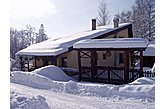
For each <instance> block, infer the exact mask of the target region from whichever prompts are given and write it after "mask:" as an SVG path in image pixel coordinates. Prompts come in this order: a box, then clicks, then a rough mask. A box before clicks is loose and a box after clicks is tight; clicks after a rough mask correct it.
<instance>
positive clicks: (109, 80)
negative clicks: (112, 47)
mask: <svg viewBox="0 0 164 109" xmlns="http://www.w3.org/2000/svg"><path fill="white" fill-rule="evenodd" d="M108 83H110V70H109V69H108Z"/></svg>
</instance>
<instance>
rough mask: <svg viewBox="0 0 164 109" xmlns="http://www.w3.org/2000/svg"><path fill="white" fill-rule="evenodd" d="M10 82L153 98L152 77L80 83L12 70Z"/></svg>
mask: <svg viewBox="0 0 164 109" xmlns="http://www.w3.org/2000/svg"><path fill="white" fill-rule="evenodd" d="M12 75H13V76H12V77H11V82H13V83H18V84H22V85H26V86H31V87H34V88H41V89H48V90H53V91H58V92H62V93H69V94H75V95H81V96H96V97H103V98H111V97H117V98H119V99H124V98H135V99H141V100H146V101H154V100H155V85H154V81H155V79H154V78H146V77H143V78H139V79H137V80H136V81H134V82H132V83H130V84H126V85H111V84H98V83H82V82H80V83H79V82H75V81H72V80H70V81H68V82H61V81H53V80H51V79H49V78H47V77H44V76H41V75H38V74H35V73H27V72H18V71H17V72H16V71H15V72H12Z"/></svg>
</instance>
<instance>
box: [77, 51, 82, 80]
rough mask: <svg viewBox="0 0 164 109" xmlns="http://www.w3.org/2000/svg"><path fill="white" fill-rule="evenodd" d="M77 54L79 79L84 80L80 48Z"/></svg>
mask: <svg viewBox="0 0 164 109" xmlns="http://www.w3.org/2000/svg"><path fill="white" fill-rule="evenodd" d="M77 54H78V68H79V80H78V81H81V80H82V72H81V55H80V50H77Z"/></svg>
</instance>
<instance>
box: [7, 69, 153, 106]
mask: <svg viewBox="0 0 164 109" xmlns="http://www.w3.org/2000/svg"><path fill="white" fill-rule="evenodd" d="M53 68H54V69H55V67H53V66H49V67H45V69H47V70H48V69H50V70H48V71H49V72H48V73H50V72H53V70H52V69H53ZM56 69H58V68H56ZM39 71H41V72H42V71H44V68H41V69H40V70H35V71H34V72H21V71H15V72H12V75H13V76H12V77H11V79H10V80H11V88H10V91H11V98H10V103H11V104H13V105H12V106H13V107H14V106H17V107H19V106H22V102H23V104H24V103H26V104H30V103H32V104H33V105H34V106H36V105H38V104H37V103H38V102H37V103H36V101H39V102H40V103H39V104H42V105H44V106H47V105H46V103H47V104H48V106H47V107H45V108H44V109H49V108H51V109H77V108H82V109H106V108H107V109H116V108H120V109H128V108H129V109H138V108H142V109H145V108H146V109H154V108H155V106H154V105H155V104H154V101H155V92H154V91H155V84H154V81H155V79H154V78H146V77H142V78H139V79H137V80H136V81H134V82H132V83H130V84H125V85H112V84H100V83H99V84H98V83H87V82H76V81H74V80H73V79H72V80H71V79H70V80H69V81H67V80H66V81H64V82H62V81H57V80H54V78H53V80H52V79H51V78H49V77H48V76H47V75H49V74H47V75H45V76H46V77H45V76H43V75H39ZM59 71H60V70H59ZM40 74H42V73H40ZM43 74H44V73H43ZM53 74H54V76H55V74H56V75H58V74H57V73H55V72H53ZM65 76H67V75H65ZM65 76H63V77H65ZM59 77H60V78H62V76H59ZM14 94H16V95H17V96H16V97H12V96H13V95H14ZM22 95H23V97H22V98H21V100H20V101H21V103H20V102H19V99H17V98H18V97H19V96H22ZM38 96H39V97H38ZM24 98H25V99H24ZM40 99H41V100H40ZM14 101H16V102H15V103H13V102H14ZM31 101H33V102H31ZM29 102H30V103H29ZM42 102H43V103H42ZM35 104H36V105H35ZM23 106H24V105H23ZM27 107H28V106H27ZM13 109H14V108H13ZM23 109H31V108H23ZM35 109H37V108H35ZM38 109H40V108H39V107H38Z"/></svg>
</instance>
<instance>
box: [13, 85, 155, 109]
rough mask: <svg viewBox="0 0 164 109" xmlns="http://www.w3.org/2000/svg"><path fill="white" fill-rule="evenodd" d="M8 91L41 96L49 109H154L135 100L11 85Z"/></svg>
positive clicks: (147, 103) (148, 104) (152, 106)
mask: <svg viewBox="0 0 164 109" xmlns="http://www.w3.org/2000/svg"><path fill="white" fill-rule="evenodd" d="M10 91H11V92H15V93H18V94H23V95H27V96H29V97H33V96H37V95H41V96H43V97H45V98H46V103H47V104H48V105H49V107H50V108H51V109H154V108H155V107H154V106H155V105H154V102H145V101H139V100H136V99H117V98H100V97H91V96H80V95H74V94H67V93H62V92H56V91H53V90H43V89H36V88H32V87H28V86H24V85H20V84H15V83H11V84H10Z"/></svg>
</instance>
